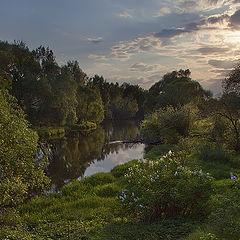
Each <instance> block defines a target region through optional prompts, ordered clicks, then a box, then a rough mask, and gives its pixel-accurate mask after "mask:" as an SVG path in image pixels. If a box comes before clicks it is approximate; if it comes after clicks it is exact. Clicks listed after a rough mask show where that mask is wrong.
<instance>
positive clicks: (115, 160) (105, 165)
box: [84, 144, 145, 177]
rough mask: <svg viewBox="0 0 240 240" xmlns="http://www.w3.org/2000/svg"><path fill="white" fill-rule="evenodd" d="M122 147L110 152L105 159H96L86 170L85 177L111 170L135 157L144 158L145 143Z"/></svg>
mask: <svg viewBox="0 0 240 240" xmlns="http://www.w3.org/2000/svg"><path fill="white" fill-rule="evenodd" d="M122 145H123V148H121V149H120V150H119V151H118V152H117V153H116V152H114V153H110V154H109V155H107V156H106V157H105V159H104V161H97V160H95V161H94V162H93V163H92V164H91V165H90V166H89V167H88V168H87V169H86V171H85V173H84V177H87V176H90V175H92V174H94V173H99V172H109V171H111V169H112V168H114V167H115V166H116V165H119V164H123V163H126V162H128V161H130V160H133V159H140V158H143V155H144V147H145V144H134V145H132V146H128V148H124V144H122Z"/></svg>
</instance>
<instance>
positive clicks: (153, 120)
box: [141, 105, 197, 144]
mask: <svg viewBox="0 0 240 240" xmlns="http://www.w3.org/2000/svg"><path fill="white" fill-rule="evenodd" d="M196 113H197V110H196V108H194V107H192V106H191V105H185V106H183V107H181V108H174V107H172V106H168V107H166V108H161V109H159V110H157V111H155V112H154V113H152V114H150V115H149V116H148V117H147V118H146V119H145V120H144V121H143V123H142V126H141V127H142V129H141V134H142V135H143V137H144V138H145V139H146V140H148V141H161V142H163V143H165V144H176V143H177V142H178V140H179V138H180V137H187V136H188V135H189V133H190V130H191V128H192V125H193V121H194V118H195V116H196Z"/></svg>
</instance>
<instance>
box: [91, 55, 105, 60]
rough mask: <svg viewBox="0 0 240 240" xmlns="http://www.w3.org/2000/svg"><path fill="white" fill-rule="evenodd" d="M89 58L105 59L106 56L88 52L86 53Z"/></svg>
mask: <svg viewBox="0 0 240 240" xmlns="http://www.w3.org/2000/svg"><path fill="white" fill-rule="evenodd" d="M88 58H89V59H93V60H106V57H105V56H103V55H96V54H89V55H88Z"/></svg>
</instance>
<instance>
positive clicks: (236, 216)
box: [208, 180, 240, 240]
mask: <svg viewBox="0 0 240 240" xmlns="http://www.w3.org/2000/svg"><path fill="white" fill-rule="evenodd" d="M232 182H233V181H232ZM239 197H240V185H239V180H238V181H237V182H234V183H232V184H231V186H229V188H228V189H227V191H226V192H225V193H223V194H219V195H216V197H215V198H214V200H215V201H214V206H215V208H214V211H213V212H212V213H211V215H210V216H209V221H208V224H209V229H210V230H211V232H213V233H215V234H216V236H218V237H219V238H220V239H221V238H225V239H233V240H238V239H239V236H240V203H239Z"/></svg>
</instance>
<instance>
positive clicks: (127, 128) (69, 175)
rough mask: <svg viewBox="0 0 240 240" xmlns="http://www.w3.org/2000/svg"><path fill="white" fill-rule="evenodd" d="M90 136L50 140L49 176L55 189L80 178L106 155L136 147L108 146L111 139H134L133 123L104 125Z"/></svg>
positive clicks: (126, 145)
mask: <svg viewBox="0 0 240 240" xmlns="http://www.w3.org/2000/svg"><path fill="white" fill-rule="evenodd" d="M103 127H104V130H103V129H102V128H101V127H100V128H98V129H97V130H96V131H94V132H93V133H92V134H90V135H88V136H83V135H81V134H76V135H75V136H71V137H68V138H64V139H57V140H52V141H50V144H51V145H52V147H51V151H52V157H51V163H50V166H49V168H48V173H49V176H50V177H51V179H52V183H53V184H54V185H55V186H56V188H57V189H58V188H60V187H61V186H63V185H64V184H65V183H66V182H68V181H71V180H73V179H77V178H79V177H82V176H83V175H84V172H85V171H86V169H87V168H88V167H89V166H90V165H91V163H92V162H93V161H94V160H98V161H101V160H104V159H105V158H106V157H107V156H108V155H109V154H114V153H116V154H118V153H119V151H120V150H128V149H129V148H135V147H137V145H136V144H121V143H120V144H119V143H116V144H108V143H109V141H113V140H126V139H132V138H136V137H137V135H138V133H139V127H138V125H137V124H136V123H135V122H134V121H118V122H108V123H105V124H104V125H103Z"/></svg>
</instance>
